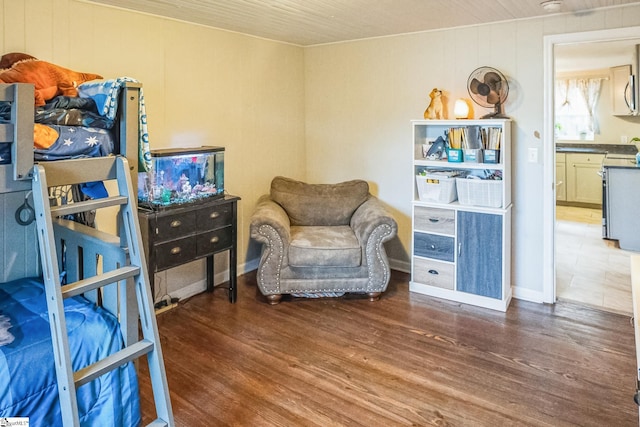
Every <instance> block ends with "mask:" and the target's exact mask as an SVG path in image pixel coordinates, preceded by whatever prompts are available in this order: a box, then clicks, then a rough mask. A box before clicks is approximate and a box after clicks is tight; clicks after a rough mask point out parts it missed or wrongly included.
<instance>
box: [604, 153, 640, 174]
mask: <svg viewBox="0 0 640 427" xmlns="http://www.w3.org/2000/svg"><path fill="white" fill-rule="evenodd" d="M602 167H604V168H623V169H637V170H640V167H638V164H637V163H636V157H635V156H631V155H616V154H608V155H607V156H605V158H604V161H603V162H602Z"/></svg>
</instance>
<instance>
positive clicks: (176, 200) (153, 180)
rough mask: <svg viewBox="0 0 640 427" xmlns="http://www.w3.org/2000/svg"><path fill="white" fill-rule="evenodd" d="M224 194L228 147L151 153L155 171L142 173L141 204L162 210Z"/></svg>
mask: <svg viewBox="0 0 640 427" xmlns="http://www.w3.org/2000/svg"><path fill="white" fill-rule="evenodd" d="M223 195H224V147H209V146H204V147H197V148H176V149H163V150H151V170H150V171H149V172H140V173H139V174H138V202H139V204H140V205H142V206H149V207H152V208H162V207H169V206H174V205H181V204H185V203H196V202H199V201H202V200H205V199H207V200H208V199H211V198H214V197H222V196H223Z"/></svg>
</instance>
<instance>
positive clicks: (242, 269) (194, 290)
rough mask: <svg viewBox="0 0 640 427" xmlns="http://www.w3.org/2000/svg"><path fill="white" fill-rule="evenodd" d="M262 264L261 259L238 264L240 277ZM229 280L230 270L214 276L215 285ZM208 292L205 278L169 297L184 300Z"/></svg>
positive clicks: (177, 290) (172, 293) (174, 292)
mask: <svg viewBox="0 0 640 427" xmlns="http://www.w3.org/2000/svg"><path fill="white" fill-rule="evenodd" d="M259 263H260V260H259V259H254V260H251V261H249V262H246V263H244V264H238V275H242V274H246V273H248V272H250V271H253V270H256V269H257V268H258V264H259ZM228 280H229V270H228V269H227V270H224V271H220V272H218V273H216V274H214V276H213V285H214V286H216V285H219V284H220V283H224V282H226V281H228ZM206 290H207V281H206V279H205V278H203V279H202V280H198V281H197V282H194V283H191V284H189V285H185V286H183V287H181V288H180V289H176V290H175V291H173V292H171V293H170V294H169V295H170V296H171V298H178V300H180V301H181V300H183V299H186V298H190V297H192V296H194V295H197V294H199V293H201V292H204V291H206Z"/></svg>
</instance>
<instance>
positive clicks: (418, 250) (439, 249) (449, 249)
mask: <svg viewBox="0 0 640 427" xmlns="http://www.w3.org/2000/svg"><path fill="white" fill-rule="evenodd" d="M453 249H454V241H453V237H448V236H438V235H435V234H426V233H413V254H414V255H417V256H421V257H425V258H435V259H439V260H441V261H451V262H453V253H454V251H453Z"/></svg>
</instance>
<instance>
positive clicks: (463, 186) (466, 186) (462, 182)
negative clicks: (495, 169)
mask: <svg viewBox="0 0 640 427" xmlns="http://www.w3.org/2000/svg"><path fill="white" fill-rule="evenodd" d="M503 185H504V183H503V182H502V181H499V180H490V179H467V178H456V191H457V193H458V202H459V203H460V204H461V205H468V206H485V207H490V208H501V207H502V186H503Z"/></svg>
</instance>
